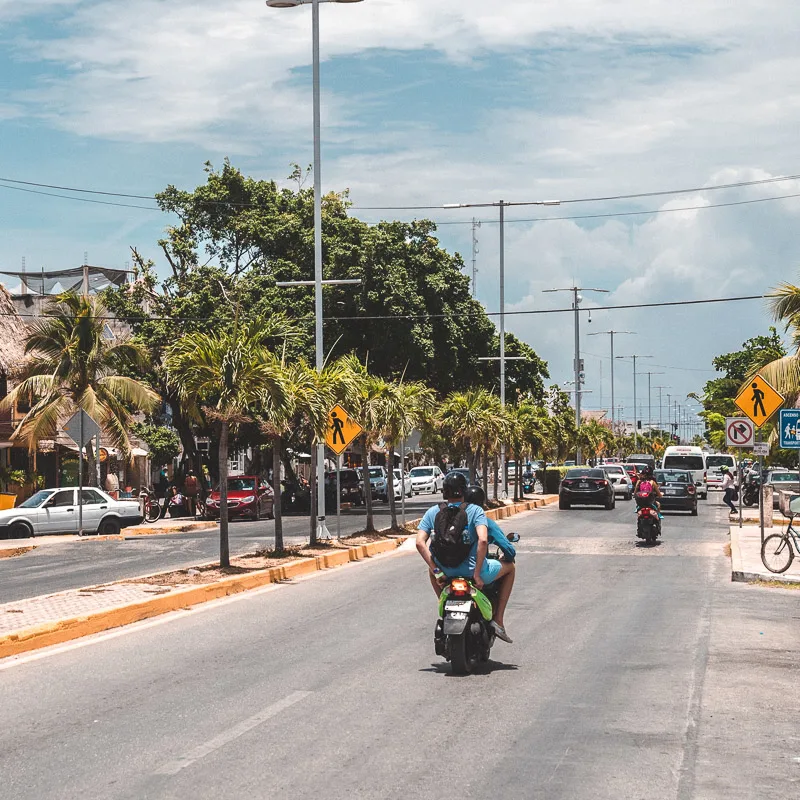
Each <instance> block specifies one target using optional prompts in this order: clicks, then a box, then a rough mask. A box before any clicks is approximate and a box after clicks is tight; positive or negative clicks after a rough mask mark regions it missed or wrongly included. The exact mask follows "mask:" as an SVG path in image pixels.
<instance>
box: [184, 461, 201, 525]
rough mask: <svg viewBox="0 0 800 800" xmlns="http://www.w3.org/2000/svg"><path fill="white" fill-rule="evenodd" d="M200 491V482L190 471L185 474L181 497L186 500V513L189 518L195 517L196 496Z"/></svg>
mask: <svg viewBox="0 0 800 800" xmlns="http://www.w3.org/2000/svg"><path fill="white" fill-rule="evenodd" d="M199 491H200V481H198V480H197V476H196V475H195V474H194V472H193V471H192V470H189V471H188V472H187V473H186V477H185V478H184V481H183V496H184V498H185V499H186V513H187V514H188V515H189V516H190V517H194V516H196V515H197V494H198V492H199Z"/></svg>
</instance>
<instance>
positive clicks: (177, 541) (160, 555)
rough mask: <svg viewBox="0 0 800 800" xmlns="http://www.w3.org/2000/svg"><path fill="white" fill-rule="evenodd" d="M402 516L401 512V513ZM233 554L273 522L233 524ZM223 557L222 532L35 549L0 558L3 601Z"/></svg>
mask: <svg viewBox="0 0 800 800" xmlns="http://www.w3.org/2000/svg"><path fill="white" fill-rule="evenodd" d="M436 498H437V496H436V495H431V496H430V498H428V497H426V496H425V495H421V496H420V497H419V498H414V500H413V501H408V502H407V503H406V518H407V519H414V518H415V517H417V516H421V515H422V514H423V513H424V511H425V510H427V509H428V508H429V507H430V506H431V505H433V503H435V502H436ZM388 511H389V508H388V505H386V504H385V503H376V504H375V525H376V527H378V528H382V527H388V525H389V524H390V517H389V513H388ZM398 514H399V510H398ZM364 521H365V512H363V511H361V512H357V511H349V512H345V513H343V514H342V523H341V528H342V533H343V534H350V533H356V532H358V531H360V530H363V528H364ZM328 527H329V529H330V531H331V534H332V535H335V534H336V519H335V517H329V518H328ZM283 529H284V536H285V539H286V541H287V542H288V543H289V544H302V543H304V542H307V541H308V538H309V534H310V529H309V519H308V517H295V516H290V517H285V518H284V520H283ZM229 538H230V548H231V554H232V555H237V554H241V553H248V552H253V551H254V550H257V549H260V548H264V547H272V546H274V543H275V526H274V523H273V522H272V521H269V520H260V521H259V522H250V521H244V520H234V521H232V522H231V525H230V526H229ZM218 556H219V528H211V529H206V530H202V531H190V532H187V533H175V534H158V535H154V536H137V537H131V538H129V539H125V540H123V541H102V542H101V541H91V540H87V541H85V542H74V541H73V542H65V543H64V544H53V545H47V546H46V547H40V548H36V549H35V550H32V551H31V552H29V553H25V554H24V555H22V556H17V557H15V558H8V559H0V603H9V602H12V601H14V600H22V599H24V598H26V597H36V596H38V595H42V594H52V593H54V592H63V591H67V590H69V589H79V588H81V587H83V586H90V585H92V584H97V583H108V582H110V581H116V580H123V579H125V578H133V577H136V576H139V575H146V574H149V573H154V572H168V571H170V570H175V569H183V568H185V567H191V566H193V565H195V564H198V563H202V562H205V561H212V560H214V559H216V558H218Z"/></svg>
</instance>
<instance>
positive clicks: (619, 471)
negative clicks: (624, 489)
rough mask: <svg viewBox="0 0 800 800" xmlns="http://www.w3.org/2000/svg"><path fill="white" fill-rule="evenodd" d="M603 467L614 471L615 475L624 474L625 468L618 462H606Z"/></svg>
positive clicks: (608, 470) (607, 470)
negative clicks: (617, 463)
mask: <svg viewBox="0 0 800 800" xmlns="http://www.w3.org/2000/svg"><path fill="white" fill-rule="evenodd" d="M603 469H604V470H605V471H606V472H613V473H614V474H615V475H621V474H624V472H625V470H624V469H622V467H618V466H617V465H616V464H606V465H605V466H604V467H603Z"/></svg>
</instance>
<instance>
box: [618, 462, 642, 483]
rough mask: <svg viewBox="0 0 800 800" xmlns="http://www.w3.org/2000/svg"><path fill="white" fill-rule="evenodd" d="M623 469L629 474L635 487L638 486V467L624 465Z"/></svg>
mask: <svg viewBox="0 0 800 800" xmlns="http://www.w3.org/2000/svg"><path fill="white" fill-rule="evenodd" d="M622 468H623V469H624V470H625V472H627V473H628V477H629V478H630V479H631V481H632V482H633V485H634V486H636V481H638V480H639V468H638V466H637V465H636V464H623V465H622Z"/></svg>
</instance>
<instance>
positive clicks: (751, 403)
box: [735, 375, 786, 428]
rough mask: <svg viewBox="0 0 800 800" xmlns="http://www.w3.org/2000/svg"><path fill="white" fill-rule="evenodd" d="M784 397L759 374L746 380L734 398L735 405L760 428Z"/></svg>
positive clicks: (778, 406) (781, 403) (780, 404)
mask: <svg viewBox="0 0 800 800" xmlns="http://www.w3.org/2000/svg"><path fill="white" fill-rule="evenodd" d="M785 400H786V398H785V397H784V396H783V395H782V394H780V392H778V391H776V390H775V389H773V388H772V386H770V385H769V384H768V383H767V382H766V381H765V380H764V379H763V378H762V377H761V376H760V375H756V377H755V378H753V380H751V381H750V382H748V383H747V384H746V385H745V387H744V389H742V391H741V392H739V396H738V397H737V398H736V401H735V402H736V405H737V406H738V407H739V408H740V409H741V410H742V411H744V413H745V414H746V415H747V416H748V417H750V419H751V420H753V424H754V425H755V426H756V427H757V428H760V427H761V426H762V425H763V424H764V423H765V422H766V421H767V420H768V419H769V418H770V417H771V416H772V415H773V414H774V413H775V412H776V411H777V410H778V409H779V408H780V407H781V406H782V405H783V404H784V402H785Z"/></svg>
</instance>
